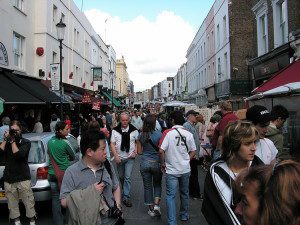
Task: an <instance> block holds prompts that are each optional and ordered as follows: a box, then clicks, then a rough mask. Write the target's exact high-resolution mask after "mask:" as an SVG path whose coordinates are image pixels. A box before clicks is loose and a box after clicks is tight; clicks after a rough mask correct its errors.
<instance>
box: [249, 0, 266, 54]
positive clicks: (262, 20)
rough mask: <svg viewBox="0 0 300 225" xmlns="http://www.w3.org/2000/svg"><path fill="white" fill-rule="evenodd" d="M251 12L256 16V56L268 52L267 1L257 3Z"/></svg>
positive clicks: (262, 0)
mask: <svg viewBox="0 0 300 225" xmlns="http://www.w3.org/2000/svg"><path fill="white" fill-rule="evenodd" d="M252 11H253V12H254V14H255V16H256V26H257V32H256V33H257V54H258V56H260V55H263V54H265V53H267V51H268V17H267V15H268V4H267V0H261V1H259V2H258V3H257V4H256V5H255V6H254V7H253V8H252Z"/></svg>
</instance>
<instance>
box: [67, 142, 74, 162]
mask: <svg viewBox="0 0 300 225" xmlns="http://www.w3.org/2000/svg"><path fill="white" fill-rule="evenodd" d="M66 151H67V155H68V156H69V160H70V161H73V160H74V159H75V152H74V151H73V149H72V148H71V146H70V144H69V142H68V140H66Z"/></svg>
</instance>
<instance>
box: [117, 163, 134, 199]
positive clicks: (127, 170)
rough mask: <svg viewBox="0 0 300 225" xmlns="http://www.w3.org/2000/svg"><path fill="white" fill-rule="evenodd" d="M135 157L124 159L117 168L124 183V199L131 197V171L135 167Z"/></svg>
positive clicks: (122, 183)
mask: <svg viewBox="0 0 300 225" xmlns="http://www.w3.org/2000/svg"><path fill="white" fill-rule="evenodd" d="M133 164H134V159H122V160H121V162H120V163H119V164H117V170H118V174H119V178H120V182H121V185H122V197H123V200H124V199H129V198H130V188H131V180H130V177H131V172H132V169H133Z"/></svg>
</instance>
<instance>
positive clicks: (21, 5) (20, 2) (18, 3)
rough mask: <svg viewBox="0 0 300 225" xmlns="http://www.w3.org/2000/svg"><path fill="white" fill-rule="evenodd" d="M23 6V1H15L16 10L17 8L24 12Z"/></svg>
mask: <svg viewBox="0 0 300 225" xmlns="http://www.w3.org/2000/svg"><path fill="white" fill-rule="evenodd" d="M24 4H25V3H24V0H15V6H16V8H18V9H19V10H21V11H22V12H24V10H25V7H24Z"/></svg>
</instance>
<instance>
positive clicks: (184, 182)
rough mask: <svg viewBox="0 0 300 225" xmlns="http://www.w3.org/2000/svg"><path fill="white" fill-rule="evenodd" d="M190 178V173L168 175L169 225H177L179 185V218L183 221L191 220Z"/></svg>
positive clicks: (167, 201)
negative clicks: (189, 212)
mask: <svg viewBox="0 0 300 225" xmlns="http://www.w3.org/2000/svg"><path fill="white" fill-rule="evenodd" d="M189 178H190V173H185V174H178V175H172V174H166V203H167V217H168V224H169V225H177V221H176V199H175V198H176V193H177V188H178V184H179V191H180V210H179V216H180V219H182V220H187V219H189V215H188V210H189Z"/></svg>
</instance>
